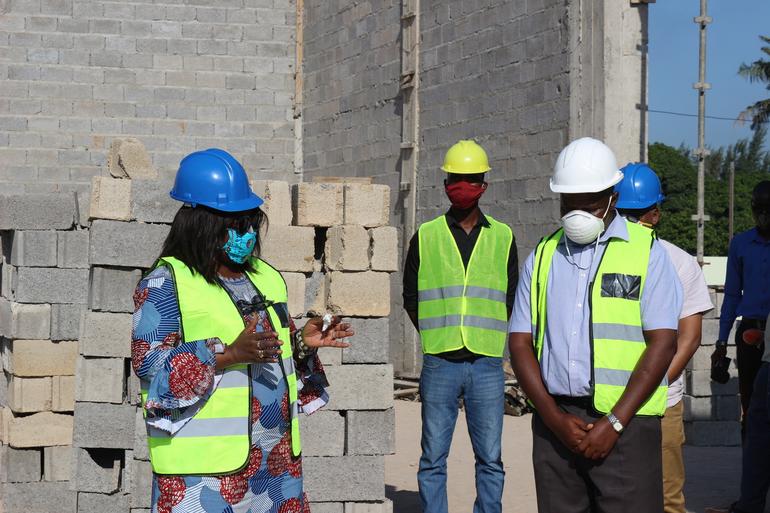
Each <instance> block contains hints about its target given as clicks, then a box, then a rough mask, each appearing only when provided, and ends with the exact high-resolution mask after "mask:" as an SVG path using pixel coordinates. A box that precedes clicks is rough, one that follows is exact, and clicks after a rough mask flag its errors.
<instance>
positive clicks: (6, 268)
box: [0, 259, 18, 300]
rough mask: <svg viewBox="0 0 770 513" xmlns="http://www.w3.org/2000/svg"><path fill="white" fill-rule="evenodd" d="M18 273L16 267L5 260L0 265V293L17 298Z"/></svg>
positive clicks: (10, 297) (9, 297)
mask: <svg viewBox="0 0 770 513" xmlns="http://www.w3.org/2000/svg"><path fill="white" fill-rule="evenodd" d="M4 260H5V259H4ZM16 274H17V271H16V267H14V266H12V265H11V264H9V263H7V262H5V261H3V264H2V266H0V295H2V296H3V297H4V298H6V299H11V300H14V299H16V282H17V281H18V279H17V277H16Z"/></svg>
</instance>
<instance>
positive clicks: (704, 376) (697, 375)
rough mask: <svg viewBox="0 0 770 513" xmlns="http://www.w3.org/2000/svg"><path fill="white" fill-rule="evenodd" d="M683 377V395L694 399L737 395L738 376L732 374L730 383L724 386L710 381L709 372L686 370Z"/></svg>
mask: <svg viewBox="0 0 770 513" xmlns="http://www.w3.org/2000/svg"><path fill="white" fill-rule="evenodd" d="M685 372H686V377H685V393H686V394H688V395H691V396H695V397H707V396H712V395H736V394H737V393H738V376H737V375H736V374H733V375H732V376H731V377H730V381H728V382H727V383H725V384H724V385H722V384H720V383H717V382H716V381H711V371H708V370H688V371H685Z"/></svg>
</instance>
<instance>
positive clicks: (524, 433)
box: [385, 401, 741, 513]
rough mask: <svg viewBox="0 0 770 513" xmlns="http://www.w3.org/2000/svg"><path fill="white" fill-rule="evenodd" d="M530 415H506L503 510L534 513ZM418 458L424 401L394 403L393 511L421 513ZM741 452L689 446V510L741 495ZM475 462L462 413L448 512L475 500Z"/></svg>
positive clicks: (388, 465)
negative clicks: (418, 489) (421, 413)
mask: <svg viewBox="0 0 770 513" xmlns="http://www.w3.org/2000/svg"><path fill="white" fill-rule="evenodd" d="M531 419H532V417H531V415H525V416H523V417H510V416H506V417H505V423H504V427H503V462H504V464H505V473H506V476H505V491H504V494H503V511H505V512H506V513H535V512H536V511H537V506H536V502H535V482H534V477H533V474H532V458H531V455H532V435H531V430H530V423H531ZM419 457H420V403H419V402H413V401H396V454H394V455H392V456H386V460H385V483H386V493H387V496H388V498H390V499H391V500H392V501H393V511H395V512H398V513H420V511H421V508H420V497H419V495H418V492H417V475H416V474H417V463H418V460H419ZM740 462H741V453H740V448H738V447H685V464H686V469H687V484H686V486H685V497H686V499H687V511H688V512H693V513H703V512H704V510H705V509H706V508H707V507H712V506H725V505H728V504H729V503H730V502H731V501H732V500H733V499H734V498H735V497H736V496H737V493H738V487H739V484H740V474H741V468H740ZM473 467H474V461H473V451H472V449H471V444H470V439H469V438H468V430H467V428H466V425H465V416H464V414H463V412H460V415H459V417H458V419H457V427H456V429H455V435H454V439H453V441H452V450H451V452H450V455H449V470H448V484H447V489H448V493H449V511H450V512H452V513H466V512H467V513H470V512H471V511H473V501H474V499H475V496H476V494H475V484H474V477H473V476H474V474H473V472H474V470H473Z"/></svg>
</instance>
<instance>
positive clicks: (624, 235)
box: [559, 210, 629, 246]
mask: <svg viewBox="0 0 770 513" xmlns="http://www.w3.org/2000/svg"><path fill="white" fill-rule="evenodd" d="M566 238H567V237H566V236H562V238H561V240H560V241H559V244H560V245H562V246H563V245H564V244H565V242H564V241H565V239H566ZM613 238H614V239H622V240H625V241H627V240H628V238H629V237H628V227H627V226H626V218H625V217H623V216H621V215H620V213H619V212H618V211H617V210H616V211H615V219H613V220H612V222H611V223H610V225H609V226H608V227H607V229H606V230H604V231H603V232H602V234H601V235H599V242H607V241H608V240H610V239H613ZM595 243H596V241H593V242H589V244H595ZM572 244H574V242H571V243H570V245H572Z"/></svg>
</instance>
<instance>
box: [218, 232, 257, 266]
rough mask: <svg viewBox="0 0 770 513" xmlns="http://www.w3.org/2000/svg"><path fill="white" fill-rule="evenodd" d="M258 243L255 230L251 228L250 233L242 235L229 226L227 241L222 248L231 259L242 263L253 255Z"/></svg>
mask: <svg viewBox="0 0 770 513" xmlns="http://www.w3.org/2000/svg"><path fill="white" fill-rule="evenodd" d="M256 243H257V234H256V233H254V230H251V229H250V230H249V232H248V233H245V234H243V235H241V234H239V233H238V232H236V231H235V230H233V229H232V228H228V230H227V242H226V243H225V245H224V246H222V249H223V250H224V251H225V253H226V254H227V257H228V258H229V259H230V260H232V261H233V262H235V263H237V264H242V263H244V262H245V261H246V259H247V258H249V257H250V256H251V253H252V252H253V251H254V246H255V245H256Z"/></svg>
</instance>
